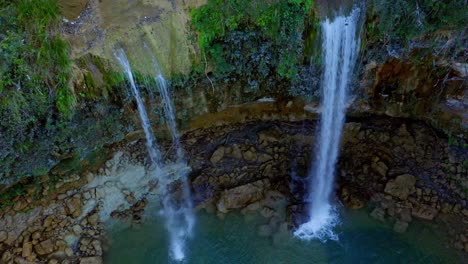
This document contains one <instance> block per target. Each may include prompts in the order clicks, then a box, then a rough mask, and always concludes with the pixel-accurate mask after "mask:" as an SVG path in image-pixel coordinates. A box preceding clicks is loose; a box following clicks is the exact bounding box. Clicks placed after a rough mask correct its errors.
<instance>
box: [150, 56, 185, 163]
mask: <svg viewBox="0 0 468 264" xmlns="http://www.w3.org/2000/svg"><path fill="white" fill-rule="evenodd" d="M152 60H153V64H154V67H155V69H156V72H157V75H156V77H154V79H155V81H156V84H157V86H158V90H159V93H160V95H161V97H162V100H163V105H164V115H165V117H166V121H167V123H168V126H169V130H170V132H171V136H172V144H173V145H174V148H175V150H176V152H177V158H178V160H183V158H184V151H183V149H182V147H181V145H180V139H179V132H178V131H177V123H176V120H175V111H174V106H173V104H172V100H171V94H170V91H169V85H168V84H167V81H166V79H165V78H164V76H163V75H162V72H161V69H160V68H159V64H158V62H157V61H156V59H155V58H154V56H153V57H152Z"/></svg>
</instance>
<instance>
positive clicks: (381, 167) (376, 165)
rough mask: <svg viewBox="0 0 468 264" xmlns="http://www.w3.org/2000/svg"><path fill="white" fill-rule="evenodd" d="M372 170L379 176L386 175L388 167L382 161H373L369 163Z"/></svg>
mask: <svg viewBox="0 0 468 264" xmlns="http://www.w3.org/2000/svg"><path fill="white" fill-rule="evenodd" d="M371 168H372V170H374V171H375V172H377V173H378V174H379V175H380V176H382V177H385V176H387V171H388V167H387V165H386V164H385V163H384V162H383V161H376V162H373V163H372V165H371Z"/></svg>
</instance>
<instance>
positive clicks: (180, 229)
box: [114, 49, 195, 261]
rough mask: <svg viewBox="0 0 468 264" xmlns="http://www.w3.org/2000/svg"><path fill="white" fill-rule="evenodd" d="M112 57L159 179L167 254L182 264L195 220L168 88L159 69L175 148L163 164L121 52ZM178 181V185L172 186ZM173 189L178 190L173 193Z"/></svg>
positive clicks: (129, 69)
mask: <svg viewBox="0 0 468 264" xmlns="http://www.w3.org/2000/svg"><path fill="white" fill-rule="evenodd" d="M114 55H115V56H116V58H117V60H118V61H119V63H120V64H121V65H122V67H123V69H124V71H125V74H126V76H127V78H128V80H129V82H130V86H131V87H130V88H131V90H132V93H133V96H134V97H135V100H136V101H137V105H138V112H139V114H140V118H141V122H142V126H143V130H144V132H145V135H146V145H147V148H148V152H149V157H150V159H151V163H152V166H155V168H156V170H155V173H156V177H157V178H158V180H159V181H158V183H159V186H160V188H161V191H162V204H163V210H162V213H163V215H164V217H165V220H166V228H167V230H168V232H169V238H170V255H171V257H172V258H173V259H174V260H176V261H181V260H183V259H184V258H185V248H184V247H185V240H186V239H187V238H188V237H190V236H191V234H192V229H193V226H194V223H195V217H194V215H193V210H192V209H193V205H192V200H191V195H190V186H189V183H188V179H187V176H188V172H189V170H188V169H187V164H185V160H184V156H183V155H184V154H183V153H184V152H183V149H182V146H181V144H180V139H179V134H178V131H177V125H176V122H175V112H174V108H173V106H172V101H171V97H170V93H169V86H168V85H167V82H166V80H165V79H164V77H163V76H162V74H161V72H160V71H159V67H158V76H157V77H156V78H155V79H156V81H157V85H158V88H159V91H160V93H161V96H162V98H163V101H164V102H163V104H164V113H165V117H166V119H167V120H168V125H169V130H170V132H171V135H172V139H173V144H174V147H175V148H176V153H177V164H164V161H163V160H162V156H161V153H160V151H159V149H158V148H157V145H156V138H155V136H154V134H153V131H152V128H151V124H150V121H149V118H148V114H147V111H146V108H145V106H144V104H143V100H142V98H141V96H140V92H139V91H138V88H137V86H136V84H135V80H134V78H133V73H132V70H131V67H130V63H129V61H128V59H127V56H126V55H125V52H124V50H123V49H118V50H116V51H115V53H114ZM156 65H157V64H156ZM177 180H178V181H179V182H178V183H180V185H177V184H173V183H175V182H176V181H177ZM174 186H175V188H177V190H174Z"/></svg>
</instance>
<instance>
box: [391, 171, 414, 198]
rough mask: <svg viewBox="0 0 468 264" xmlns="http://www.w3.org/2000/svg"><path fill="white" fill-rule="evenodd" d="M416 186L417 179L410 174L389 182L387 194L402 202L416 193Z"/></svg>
mask: <svg viewBox="0 0 468 264" xmlns="http://www.w3.org/2000/svg"><path fill="white" fill-rule="evenodd" d="M415 184H416V177H414V176H413V175H410V174H403V175H400V176H398V177H396V178H395V179H394V180H390V181H388V182H387V184H386V185H385V192H386V193H388V194H390V195H392V196H394V197H397V198H400V199H401V200H406V199H408V196H409V195H410V194H412V193H413V192H415V190H416V189H415V187H414V185H415Z"/></svg>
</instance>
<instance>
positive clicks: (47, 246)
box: [34, 239, 54, 256]
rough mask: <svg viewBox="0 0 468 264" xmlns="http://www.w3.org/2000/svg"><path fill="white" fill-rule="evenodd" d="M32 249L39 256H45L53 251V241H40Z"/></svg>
mask: <svg viewBox="0 0 468 264" xmlns="http://www.w3.org/2000/svg"><path fill="white" fill-rule="evenodd" d="M34 251H36V253H37V254H38V255H40V256H45V255H48V254H51V253H52V252H54V243H53V242H52V240H51V239H48V240H45V241H42V242H41V243H39V244H37V245H35V246H34Z"/></svg>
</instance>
